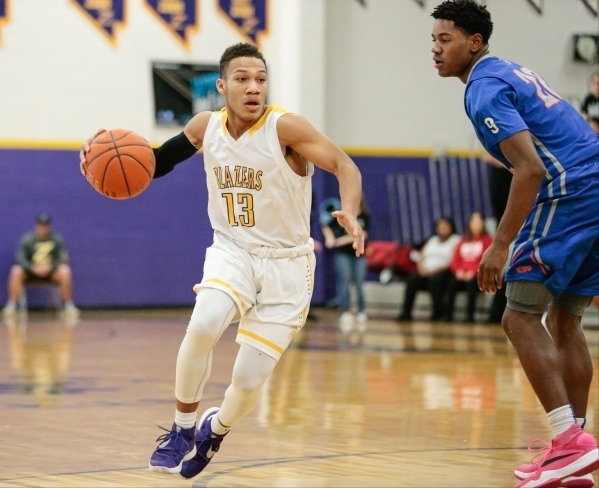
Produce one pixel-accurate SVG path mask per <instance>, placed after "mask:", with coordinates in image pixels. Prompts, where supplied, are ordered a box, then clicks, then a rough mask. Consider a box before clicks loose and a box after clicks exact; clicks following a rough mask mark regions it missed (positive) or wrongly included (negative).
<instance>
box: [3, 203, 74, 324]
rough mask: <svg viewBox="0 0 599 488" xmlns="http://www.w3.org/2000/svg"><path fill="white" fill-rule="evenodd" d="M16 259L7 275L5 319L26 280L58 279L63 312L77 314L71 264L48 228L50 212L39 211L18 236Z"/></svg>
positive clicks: (58, 237)
mask: <svg viewBox="0 0 599 488" xmlns="http://www.w3.org/2000/svg"><path fill="white" fill-rule="evenodd" d="M16 261H17V263H16V264H15V265H14V266H13V267H12V268H11V269H10V275H9V278H8V303H7V304H6V306H5V307H4V309H3V311H2V312H3V316H4V318H5V319H9V318H13V317H14V316H15V315H16V311H17V310H16V309H17V301H18V300H19V297H20V296H21V293H22V292H23V286H24V284H25V283H26V282H27V281H29V280H41V281H54V282H56V283H58V285H59V286H60V295H61V297H62V300H63V302H64V311H65V313H66V315H68V316H71V317H73V316H77V315H78V314H79V310H78V309H77V308H76V307H75V305H74V304H73V301H72V298H71V290H72V279H71V268H70V267H69V265H68V264H66V262H65V261H66V251H65V248H64V244H63V240H62V237H60V236H59V235H58V234H55V233H54V232H52V219H51V217H50V215H48V214H47V213H41V214H39V215H38V216H37V221H36V225H35V229H34V230H32V231H30V232H28V233H26V234H25V235H24V236H23V237H22V238H21V243H20V245H19V249H18V251H17V256H16Z"/></svg>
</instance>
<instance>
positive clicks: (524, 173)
mask: <svg viewBox="0 0 599 488" xmlns="http://www.w3.org/2000/svg"><path fill="white" fill-rule="evenodd" d="M518 173H519V174H520V176H521V177H522V179H524V178H526V180H527V181H529V182H530V183H531V184H534V183H538V184H539V185H540V184H541V181H543V178H545V175H546V174H547V170H546V169H545V166H544V165H543V162H542V161H541V160H540V159H537V158H534V159H531V160H529V161H528V163H527V164H523V165H521V166H519V167H514V175H516V174H518Z"/></svg>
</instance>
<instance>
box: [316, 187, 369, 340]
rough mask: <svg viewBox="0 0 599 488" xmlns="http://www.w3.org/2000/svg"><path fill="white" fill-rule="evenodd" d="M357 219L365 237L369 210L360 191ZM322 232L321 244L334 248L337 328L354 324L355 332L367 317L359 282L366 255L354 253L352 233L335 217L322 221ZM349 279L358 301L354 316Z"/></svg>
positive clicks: (362, 327)
mask: <svg viewBox="0 0 599 488" xmlns="http://www.w3.org/2000/svg"><path fill="white" fill-rule="evenodd" d="M358 222H359V223H360V226H361V227H362V229H363V230H364V239H365V240H366V239H367V238H368V227H369V222H370V212H369V211H368V206H367V204H366V199H365V197H364V194H362V200H361V201H360V209H359V213H358ZM323 223H324V222H323ZM322 234H323V236H324V245H325V247H326V248H327V249H333V250H334V251H335V271H336V280H335V283H336V286H337V298H338V300H339V310H340V312H341V315H340V317H339V328H340V330H341V332H344V333H348V332H351V330H352V329H353V327H354V324H355V325H356V328H357V330H358V332H365V331H366V321H367V320H368V317H367V315H366V304H365V302H364V286H363V285H364V278H365V277H366V258H365V257H364V256H363V255H362V256H359V257H358V256H356V250H355V249H354V248H353V246H352V244H353V242H354V240H353V237H351V236H350V235H348V233H347V231H346V230H345V229H344V228H343V227H342V226H341V225H340V224H339V222H337V219H335V218H331V219H330V221H329V223H328V225H323V226H322ZM351 283H353V284H354V285H355V287H356V295H357V302H358V303H357V304H356V305H357V307H356V310H357V314H356V316H355V317H354V315H353V314H352V313H351V311H350V307H351V304H350V296H349V287H350V285H351Z"/></svg>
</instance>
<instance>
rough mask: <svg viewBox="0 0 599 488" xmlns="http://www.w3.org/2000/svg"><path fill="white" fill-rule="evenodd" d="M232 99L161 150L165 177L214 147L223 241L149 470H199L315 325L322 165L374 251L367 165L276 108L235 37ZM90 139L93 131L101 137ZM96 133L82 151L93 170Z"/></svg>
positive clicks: (214, 251)
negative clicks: (226, 357)
mask: <svg viewBox="0 0 599 488" xmlns="http://www.w3.org/2000/svg"><path fill="white" fill-rule="evenodd" d="M217 88H218V91H219V92H220V93H221V94H222V95H223V96H224V99H225V104H226V105H225V108H224V109H223V110H221V111H219V112H215V113H212V112H202V113H199V114H197V115H196V116H195V117H194V118H193V119H192V120H191V121H190V122H189V123H188V124H187V126H186V127H185V128H184V130H183V132H182V133H180V134H179V135H178V136H175V137H174V138H172V139H170V140H168V141H166V142H165V143H164V144H163V145H162V146H161V147H160V148H158V149H156V150H155V154H156V173H155V175H154V177H155V178H158V177H161V176H164V175H166V174H168V173H169V172H170V171H172V170H173V168H174V167H175V165H177V164H178V163H180V162H182V161H184V160H186V159H188V158H190V157H191V156H193V155H194V154H196V152H197V151H198V149H199V148H200V147H203V149H204V167H205V170H206V183H207V185H208V216H209V218H210V223H211V225H212V228H213V229H214V243H213V245H212V246H210V248H208V250H207V251H206V260H205V262H204V274H203V277H202V282H201V283H199V284H197V285H196V286H195V287H194V290H195V291H196V293H197V297H196V304H195V308H194V310H193V313H192V316H191V320H190V322H189V326H188V328H187V333H186V335H185V338H184V339H183V342H182V344H181V348H180V349H179V355H178V357H177V368H176V380H175V397H176V411H175V422H174V424H173V426H172V428H171V430H170V431H169V432H167V433H166V434H164V435H163V436H161V437H159V441H160V444H159V445H158V447H157V448H156V450H155V451H154V453H153V454H152V457H151V458H150V465H149V467H150V469H151V470H154V471H161V472H165V473H181V475H182V476H183V477H185V478H191V477H193V476H196V475H197V474H198V473H200V472H201V471H202V470H203V469H204V468H205V467H206V466H207V465H208V463H209V462H210V461H211V459H212V457H213V456H214V453H216V452H217V451H218V450H219V447H220V444H221V442H222V441H223V439H224V437H225V435H227V433H228V432H229V429H230V428H231V427H233V426H234V425H236V424H237V423H238V422H239V421H240V420H241V419H242V418H243V417H245V416H246V415H247V414H248V413H249V412H251V411H252V410H253V408H254V407H255V406H256V405H257V404H258V401H259V399H260V394H261V390H262V387H263V385H264V383H265V382H266V380H267V378H268V377H269V376H270V374H271V372H272V371H273V369H274V367H275V365H276V364H277V361H278V360H279V358H280V357H281V354H282V353H283V352H284V351H285V349H286V348H287V347H288V346H289V343H290V342H291V339H292V337H293V335H294V333H295V332H297V331H298V330H299V329H300V328H301V327H302V326H303V325H304V323H305V321H306V317H307V314H308V309H309V306H310V298H311V295H312V287H313V282H314V266H315V258H314V253H313V249H314V245H313V241H312V239H311V238H310V207H311V203H312V187H311V176H312V173H313V171H314V168H313V164H314V165H316V166H318V167H320V168H322V169H324V170H326V171H329V172H331V173H333V174H334V175H335V176H336V177H337V179H338V181H339V192H340V196H341V203H342V205H341V207H342V208H341V210H340V211H338V212H333V216H334V217H336V218H337V220H338V221H339V223H340V224H341V225H342V226H343V227H344V228H345V229H346V230H347V232H348V234H349V235H350V236H352V237H353V247H354V249H355V250H356V255H357V256H359V255H361V254H363V253H364V235H363V232H362V229H361V228H360V225H359V224H358V221H357V214H358V209H359V207H360V199H361V194H362V185H361V181H362V180H361V175H360V172H359V171H358V168H357V167H356V165H355V164H354V163H353V161H352V160H351V159H350V158H349V157H348V156H347V155H346V154H345V153H344V152H343V151H342V150H341V149H340V148H339V147H337V146H336V145H335V144H334V143H333V142H332V141H331V140H330V139H328V138H327V137H325V136H324V135H323V134H321V133H320V132H318V131H317V130H316V129H315V128H314V127H313V126H312V125H311V124H310V123H309V122H308V121H307V120H306V119H304V118H303V117H300V116H299V115H295V114H290V113H287V112H286V111H285V110H283V109H280V108H278V107H275V106H272V105H270V106H266V105H265V102H266V95H267V88H268V75H267V69H266V62H265V61H264V57H263V56H262V54H261V53H260V52H259V51H258V50H257V49H256V47H255V46H252V45H250V44H243V43H241V44H236V45H235V46H231V47H230V48H228V49H226V50H225V52H224V53H223V55H222V57H221V60H220V79H219V80H218V81H217ZM90 141H91V139H90ZM90 141H88V142H87V143H86V144H85V145H84V147H83V149H82V151H81V170H82V172H83V173H84V174H85V167H86V153H87V151H88V149H89V142H90ZM237 321H239V329H238V333H237V342H238V343H239V344H240V349H239V354H238V355H237V359H236V361H235V366H234V368H233V378H232V383H231V385H230V386H229V388H228V389H227V391H226V393H225V398H224V401H223V403H222V405H221V406H220V408H216V407H213V408H209V409H208V410H206V411H205V412H204V414H203V415H202V417H201V419H200V422H199V427H198V429H197V431H196V421H197V419H196V416H197V409H198V405H199V402H200V399H201V397H202V391H203V389H204V385H205V384H206V381H207V380H208V377H209V375H210V369H211V365H212V349H213V347H214V345H215V344H216V342H217V341H218V339H219V338H220V336H221V335H222V333H223V332H224V331H225V329H226V328H227V326H228V325H229V324H230V323H231V322H237Z"/></svg>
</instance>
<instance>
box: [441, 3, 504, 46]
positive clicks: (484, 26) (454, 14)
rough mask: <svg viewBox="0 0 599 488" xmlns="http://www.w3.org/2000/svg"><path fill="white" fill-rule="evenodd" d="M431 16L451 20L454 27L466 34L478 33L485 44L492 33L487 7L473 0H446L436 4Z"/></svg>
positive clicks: (491, 23)
mask: <svg viewBox="0 0 599 488" xmlns="http://www.w3.org/2000/svg"><path fill="white" fill-rule="evenodd" d="M431 17H433V18H434V19H441V20H452V21H453V23H454V25H455V26H456V28H458V29H460V30H461V31H463V32H464V33H465V34H466V35H469V36H471V35H473V34H480V35H481V36H482V38H483V43H484V44H487V43H488V42H489V38H490V37H491V34H492V33H493V22H492V21H491V14H490V13H489V11H488V10H487V7H485V6H483V5H479V4H477V3H476V2H475V1H473V0H446V1H445V2H443V3H441V4H439V5H437V7H436V8H435V10H434V11H433V13H432V14H431Z"/></svg>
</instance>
